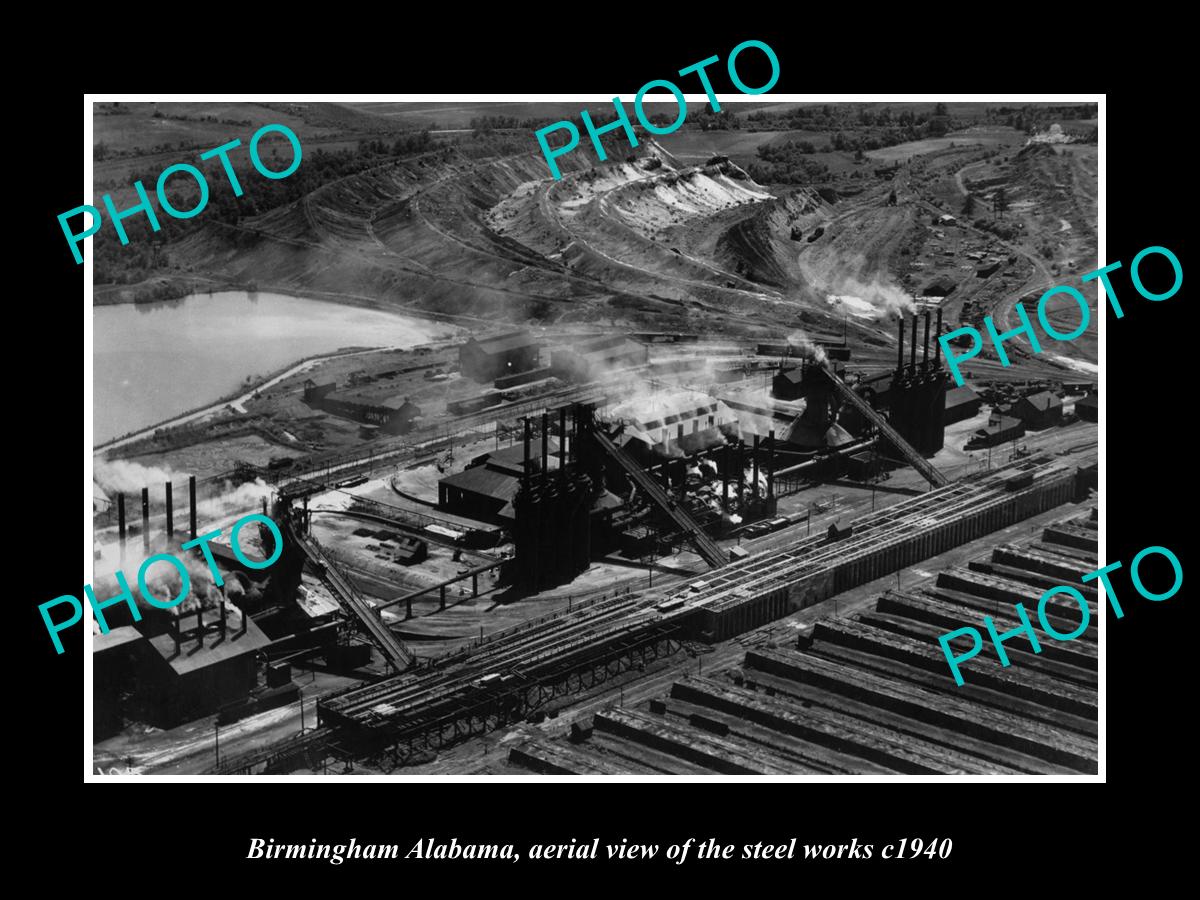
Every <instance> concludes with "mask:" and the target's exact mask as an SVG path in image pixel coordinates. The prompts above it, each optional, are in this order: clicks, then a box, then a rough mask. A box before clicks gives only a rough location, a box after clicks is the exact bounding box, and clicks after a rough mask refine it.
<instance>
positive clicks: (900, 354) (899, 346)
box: [896, 313, 904, 372]
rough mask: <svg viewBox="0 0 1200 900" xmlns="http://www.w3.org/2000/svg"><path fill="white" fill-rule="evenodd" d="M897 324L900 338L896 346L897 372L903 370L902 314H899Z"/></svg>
mask: <svg viewBox="0 0 1200 900" xmlns="http://www.w3.org/2000/svg"><path fill="white" fill-rule="evenodd" d="M897 322H898V323H899V325H900V337H899V343H898V344H897V345H896V371H897V372H899V371H900V370H901V369H903V368H904V313H900V318H899V319H897Z"/></svg>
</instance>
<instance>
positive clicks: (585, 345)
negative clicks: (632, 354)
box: [571, 334, 641, 353]
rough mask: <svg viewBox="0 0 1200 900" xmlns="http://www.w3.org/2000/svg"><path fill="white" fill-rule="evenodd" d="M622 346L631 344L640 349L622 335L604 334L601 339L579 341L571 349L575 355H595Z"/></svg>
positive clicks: (638, 345)
mask: <svg viewBox="0 0 1200 900" xmlns="http://www.w3.org/2000/svg"><path fill="white" fill-rule="evenodd" d="M623 344H633V346H635V347H640V346H641V345H640V344H634V342H633V341H631V340H629V339H628V338H627V337H625V335H623V334H606V335H604V336H603V337H596V338H591V339H589V340H586V341H580V342H579V343H578V344H573V345H572V346H571V349H572V350H574V351H575V352H576V353H597V352H599V351H601V350H609V349H611V348H613V347H620V346H622V345H623Z"/></svg>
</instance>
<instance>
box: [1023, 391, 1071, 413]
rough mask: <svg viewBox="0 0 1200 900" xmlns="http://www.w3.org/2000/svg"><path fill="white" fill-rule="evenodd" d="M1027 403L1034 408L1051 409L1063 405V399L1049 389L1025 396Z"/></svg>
mask: <svg viewBox="0 0 1200 900" xmlns="http://www.w3.org/2000/svg"><path fill="white" fill-rule="evenodd" d="M1023 399H1024V400H1025V402H1026V403H1028V404H1029V405H1030V406H1032V407H1033V408H1034V409H1040V410H1043V411H1044V410H1050V409H1054V408H1055V407H1057V406H1062V401H1061V400H1059V399H1058V397H1056V396H1055V395H1054V394H1052V393H1050V392H1049V391H1038V392H1037V393H1036V394H1029V395H1027V396H1026V397H1024V398H1023Z"/></svg>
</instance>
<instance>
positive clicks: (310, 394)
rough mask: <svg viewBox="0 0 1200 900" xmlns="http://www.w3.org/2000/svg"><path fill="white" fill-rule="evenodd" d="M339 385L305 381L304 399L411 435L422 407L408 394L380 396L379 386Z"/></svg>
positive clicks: (383, 429)
mask: <svg viewBox="0 0 1200 900" xmlns="http://www.w3.org/2000/svg"><path fill="white" fill-rule="evenodd" d="M336 388H337V385H336V384H317V383H316V382H314V381H313V380H312V379H309V380H308V381H306V382H305V383H304V401H305V402H306V403H307V404H308V405H309V406H312V407H314V408H316V409H321V410H324V411H325V412H328V413H332V414H333V415H335V416H344V417H345V418H347V419H353V420H354V421H355V422H362V423H364V424H366V425H373V426H377V427H378V428H380V429H381V430H382V431H386V432H387V433H389V434H407V433H408V432H409V431H411V430H412V427H413V422H414V421H415V420H416V419H417V418H418V417H419V416H420V415H421V408H420V407H419V406H417V404H415V403H413V402H412V401H411V400H409V399H408V398H407V397H388V396H379V393H380V391H379V390H378V388H376V389H373V390H372V389H369V388H360V389H358V390H354V391H338V390H337V389H336Z"/></svg>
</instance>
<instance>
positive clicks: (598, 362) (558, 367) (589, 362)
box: [550, 334, 650, 381]
mask: <svg viewBox="0 0 1200 900" xmlns="http://www.w3.org/2000/svg"><path fill="white" fill-rule="evenodd" d="M649 361H650V348H649V347H647V346H646V345H645V344H639V343H637V342H635V341H631V340H629V339H628V338H627V337H625V336H624V335H620V334H616V335H608V336H605V337H598V338H592V339H591V340H587V341H582V342H580V343H578V344H574V345H572V346H570V347H563V348H560V349H556V350H554V351H552V352H551V354H550V368H551V370H552V371H553V373H554V374H555V375H557V376H558V377H559V378H563V379H565V380H569V381H593V380H595V379H596V378H599V377H600V376H602V375H604V374H606V373H608V372H612V371H614V370H619V369H628V368H632V367H635V366H644V365H646V364H647V363H648V362H649Z"/></svg>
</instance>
